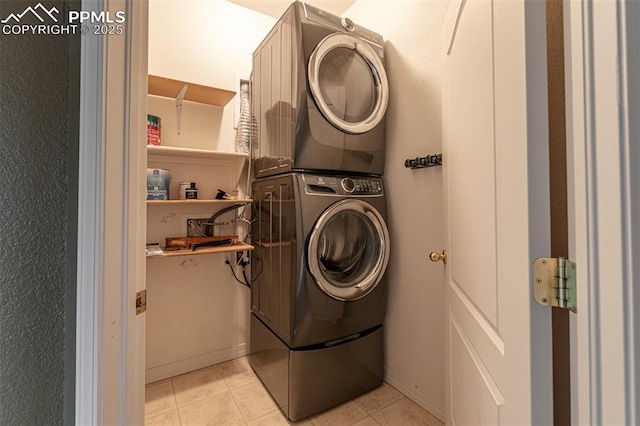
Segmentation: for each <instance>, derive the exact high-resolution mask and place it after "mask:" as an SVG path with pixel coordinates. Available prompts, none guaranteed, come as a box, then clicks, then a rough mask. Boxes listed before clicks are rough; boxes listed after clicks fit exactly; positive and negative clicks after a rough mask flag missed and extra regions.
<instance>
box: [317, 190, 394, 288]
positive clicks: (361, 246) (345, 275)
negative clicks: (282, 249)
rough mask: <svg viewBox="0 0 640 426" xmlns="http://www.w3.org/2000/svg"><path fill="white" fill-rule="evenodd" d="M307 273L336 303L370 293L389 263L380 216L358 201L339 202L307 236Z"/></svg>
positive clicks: (386, 234)
mask: <svg viewBox="0 0 640 426" xmlns="http://www.w3.org/2000/svg"><path fill="white" fill-rule="evenodd" d="M307 259H308V264H309V270H310V272H311V275H312V276H313V278H314V280H315V282H316V283H317V284H318V286H319V287H320V289H321V290H322V291H323V292H325V293H326V294H327V295H329V296H331V297H333V298H335V299H338V300H356V299H359V298H361V297H364V296H366V295H367V294H368V293H370V292H371V291H372V290H373V289H374V288H376V286H377V285H378V283H379V282H380V280H381V279H382V276H383V274H384V272H385V269H386V267H387V262H388V260H389V232H388V230H387V226H386V224H385V223H384V220H383V218H382V216H381V215H380V213H379V212H378V211H377V210H376V209H375V208H374V207H373V206H371V205H370V204H368V203H366V202H364V201H361V200H342V201H339V202H337V203H335V204H333V205H332V206H331V207H329V208H328V209H327V210H326V211H325V212H324V213H323V214H322V216H320V218H319V219H318V221H317V222H316V225H315V227H314V229H313V231H312V232H311V235H310V237H309V245H308V252H307Z"/></svg>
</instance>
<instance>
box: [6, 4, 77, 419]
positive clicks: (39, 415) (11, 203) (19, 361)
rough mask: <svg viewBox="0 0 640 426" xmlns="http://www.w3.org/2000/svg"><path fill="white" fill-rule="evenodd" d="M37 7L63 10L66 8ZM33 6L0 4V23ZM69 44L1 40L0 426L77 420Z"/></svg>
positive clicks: (63, 40) (57, 39) (67, 40)
mask: <svg viewBox="0 0 640 426" xmlns="http://www.w3.org/2000/svg"><path fill="white" fill-rule="evenodd" d="M42 3H43V4H44V5H45V6H47V7H48V8H50V7H52V6H56V7H57V8H58V9H59V10H60V11H63V10H64V9H63V7H64V2H62V1H43V2H42ZM29 5H33V2H24V1H17V2H16V1H3V2H1V3H0V17H2V18H3V19H4V18H5V17H6V16H8V15H9V14H10V13H12V12H17V13H19V12H22V11H23V10H24V9H25V7H27V6H29ZM25 19H26V18H25ZM72 39H75V42H76V43H77V41H78V40H79V37H69V36H45V35H35V36H33V35H13V36H11V35H4V34H0V135H1V136H0V182H1V184H0V200H1V207H2V208H0V247H2V249H1V250H0V424H3V425H4V424H6V425H18V424H59V423H63V422H65V420H66V422H67V423H68V422H69V419H72V418H73V417H71V416H72V413H73V398H74V395H73V386H71V383H72V382H73V370H71V371H66V370H68V369H69V367H71V368H73V366H74V363H73V361H72V360H73V353H74V348H73V335H74V334H75V329H74V326H73V325H74V320H73V317H74V315H75V306H74V304H73V301H74V298H75V284H74V282H75V278H74V276H75V261H74V258H75V254H74V253H75V228H76V223H75V219H74V216H75V210H76V206H75V199H76V193H75V185H76V183H75V179H76V178H74V177H73V176H74V174H76V173H77V165H76V163H75V158H76V151H77V135H76V134H75V130H73V131H70V128H73V126H75V125H77V110H76V111H74V113H73V114H72V115H71V116H70V114H69V110H70V108H73V107H74V106H75V107H77V102H76V97H77V93H78V91H77V88H71V87H70V84H69V80H70V77H72V76H73V72H70V64H73V67H74V72H76V73H77V71H76V66H77V50H76V51H75V52H74V56H75V58H74V59H70V51H71V48H72V43H71V41H72ZM73 48H74V49H77V45H74V46H73ZM76 77H77V74H76ZM75 83H76V84H77V81H76V82H75ZM70 94H72V96H73V97H74V101H72V102H71V103H70ZM70 170H71V171H72V172H71V174H70V173H69V171H70Z"/></svg>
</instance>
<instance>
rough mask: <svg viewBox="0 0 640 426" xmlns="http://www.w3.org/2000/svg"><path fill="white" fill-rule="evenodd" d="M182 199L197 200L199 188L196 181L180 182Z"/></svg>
mask: <svg viewBox="0 0 640 426" xmlns="http://www.w3.org/2000/svg"><path fill="white" fill-rule="evenodd" d="M180 199H181V200H197V199H198V189H197V188H196V183H195V182H180Z"/></svg>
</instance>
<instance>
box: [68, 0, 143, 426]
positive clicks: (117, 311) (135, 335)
mask: <svg viewBox="0 0 640 426" xmlns="http://www.w3.org/2000/svg"><path fill="white" fill-rule="evenodd" d="M82 10H83V11H94V12H97V13H100V12H102V11H110V12H111V14H112V16H115V12H116V11H121V10H122V11H125V14H126V21H125V23H124V24H123V29H124V32H123V34H120V35H108V36H100V35H92V34H86V35H82V42H81V59H80V61H81V65H80V67H81V70H80V85H81V88H80V97H81V101H80V141H79V165H78V166H79V173H78V175H79V188H78V268H77V304H76V395H75V400H76V406H75V419H76V424H94V425H100V424H143V422H144V343H145V342H144V315H141V316H136V308H135V300H136V298H135V293H136V291H137V290H139V289H141V288H143V287H144V285H145V273H146V270H145V255H144V250H143V248H144V244H145V233H146V205H145V201H144V200H145V198H146V197H144V186H143V182H144V175H145V170H146V144H143V143H141V142H142V141H143V140H144V137H145V128H146V121H145V119H146V113H147V112H146V111H147V99H146V93H147V68H148V64H147V62H148V61H147V43H148V3H147V0H140V1H134V0H105V1H90V0H83V1H82ZM140 366H142V368H140Z"/></svg>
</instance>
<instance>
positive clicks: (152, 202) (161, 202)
mask: <svg viewBox="0 0 640 426" xmlns="http://www.w3.org/2000/svg"><path fill="white" fill-rule="evenodd" d="M239 203H253V200H251V199H241V200H147V205H148V206H149V205H151V206H153V205H163V206H175V205H182V204H188V205H197V204H239Z"/></svg>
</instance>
